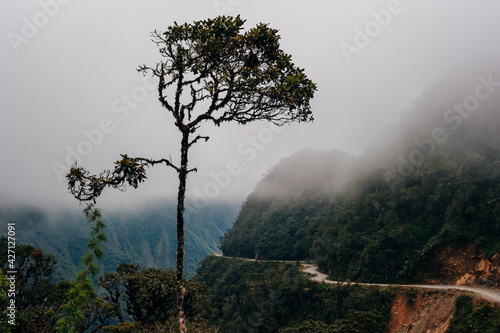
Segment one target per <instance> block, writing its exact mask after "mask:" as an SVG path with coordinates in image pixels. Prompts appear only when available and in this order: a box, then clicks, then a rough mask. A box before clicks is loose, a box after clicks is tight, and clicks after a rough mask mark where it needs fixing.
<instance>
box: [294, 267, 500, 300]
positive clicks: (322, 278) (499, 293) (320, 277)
mask: <svg viewBox="0 0 500 333" xmlns="http://www.w3.org/2000/svg"><path fill="white" fill-rule="evenodd" d="M302 266H303V267H304V270H303V271H304V272H306V273H309V274H311V275H312V276H311V281H316V282H324V283H332V284H337V283H340V284H348V283H351V284H353V283H355V284H359V285H363V286H378V287H388V286H391V287H413V288H426V289H457V290H465V291H470V292H473V293H475V294H478V295H480V296H481V297H483V298H484V299H487V300H489V301H491V302H496V303H500V290H498V289H486V288H481V287H470V286H450V285H426V284H383V283H359V282H339V281H331V280H328V275H326V274H324V273H321V272H319V271H318V267H317V266H316V265H313V264H306V263H302Z"/></svg>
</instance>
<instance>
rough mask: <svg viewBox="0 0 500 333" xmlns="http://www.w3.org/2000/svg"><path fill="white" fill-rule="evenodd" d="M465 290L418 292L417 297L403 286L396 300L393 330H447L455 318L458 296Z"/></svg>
mask: <svg viewBox="0 0 500 333" xmlns="http://www.w3.org/2000/svg"><path fill="white" fill-rule="evenodd" d="M462 293H463V292H462V291H458V290H451V291H446V292H440V291H418V292H417V293H416V296H415V297H414V299H412V298H413V297H408V296H407V291H405V290H402V289H399V290H397V291H396V295H395V297H394V300H393V302H392V307H391V319H390V322H389V326H388V330H387V332H389V333H402V332H404V333H406V332H433V333H443V332H445V331H446V329H447V328H448V326H449V325H450V320H451V318H452V317H453V304H454V302H455V298H456V297H457V296H458V295H460V294H462Z"/></svg>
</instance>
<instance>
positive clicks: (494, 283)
mask: <svg viewBox="0 0 500 333" xmlns="http://www.w3.org/2000/svg"><path fill="white" fill-rule="evenodd" d="M478 260H479V261H478V262H477V264H476V265H475V267H474V269H472V270H470V271H468V272H467V273H465V274H464V275H462V276H460V277H459V278H458V279H457V281H456V283H455V284H456V285H457V286H464V285H479V286H486V287H494V288H500V254H499V253H497V254H495V255H494V256H493V257H492V258H491V260H488V259H486V258H484V256H480V257H479V258H478Z"/></svg>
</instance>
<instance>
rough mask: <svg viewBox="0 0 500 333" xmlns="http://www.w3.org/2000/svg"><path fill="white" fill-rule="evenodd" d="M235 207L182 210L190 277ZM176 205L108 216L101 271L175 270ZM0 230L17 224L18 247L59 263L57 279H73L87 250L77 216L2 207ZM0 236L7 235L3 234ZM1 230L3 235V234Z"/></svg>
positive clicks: (84, 226)
mask: <svg viewBox="0 0 500 333" xmlns="http://www.w3.org/2000/svg"><path fill="white" fill-rule="evenodd" d="M239 207H240V205H239V204H238V205H237V204H218V205H217V204H215V205H212V206H210V207H208V208H206V209H204V210H187V211H186V259H185V260H186V261H185V262H186V263H185V265H186V272H187V275H188V276H192V275H193V274H194V271H195V269H196V268H197V267H198V263H199V262H200V260H201V259H203V258H204V257H205V256H207V255H208V254H210V253H212V252H213V251H215V250H216V248H217V245H218V244H219V243H218V241H219V237H220V236H221V235H222V234H224V232H225V231H226V230H227V229H228V228H229V227H230V225H231V223H232V222H233V221H234V218H235V216H236V214H237V210H238V209H239ZM175 214H176V207H175V204H173V203H172V204H169V205H154V206H152V207H149V208H147V209H146V208H142V209H141V208H138V209H137V210H134V211H130V212H121V213H119V212H106V211H104V213H103V218H104V221H105V223H106V226H107V228H106V229H105V233H106V235H107V236H108V240H107V242H105V243H104V251H105V256H104V259H103V261H102V265H101V266H102V267H101V273H105V272H111V271H114V270H115V269H116V267H117V266H118V264H119V263H121V262H127V263H132V264H139V265H141V266H143V267H157V268H161V269H165V268H167V267H175V251H176V247H177V243H176V242H177V241H176V238H175V237H176V232H175V230H176V229H175V228H176V215H175ZM0 221H1V228H5V229H6V228H7V222H16V236H17V242H18V243H19V244H30V245H33V246H35V247H39V248H41V249H42V250H43V251H44V253H50V254H53V255H55V257H56V258H57V259H58V265H57V270H56V272H55V275H54V276H55V278H56V280H60V279H66V280H73V279H74V275H75V273H76V271H77V270H79V269H81V267H80V261H81V260H82V257H83V254H84V252H85V250H86V248H85V246H86V244H87V240H88V237H89V228H88V225H87V222H86V220H85V218H84V216H83V213H81V212H62V211H55V212H54V211H51V212H48V211H44V210H41V209H36V208H26V207H24V208H23V207H17V208H12V207H11V208H0ZM0 230H2V234H5V235H6V234H7V232H6V230H3V229H0ZM4 232H5V233H4Z"/></svg>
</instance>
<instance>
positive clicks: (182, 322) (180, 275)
mask: <svg viewBox="0 0 500 333" xmlns="http://www.w3.org/2000/svg"><path fill="white" fill-rule="evenodd" d="M188 149H189V132H188V131H185V132H183V133H182V141H181V166H180V169H179V191H178V195H177V310H178V314H179V332H180V333H187V327H186V318H185V312H184V294H185V289H184V199H185V197H186V178H187V175H188V169H187V163H188Z"/></svg>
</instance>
